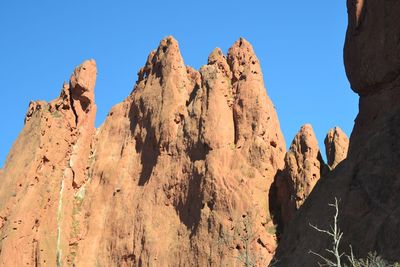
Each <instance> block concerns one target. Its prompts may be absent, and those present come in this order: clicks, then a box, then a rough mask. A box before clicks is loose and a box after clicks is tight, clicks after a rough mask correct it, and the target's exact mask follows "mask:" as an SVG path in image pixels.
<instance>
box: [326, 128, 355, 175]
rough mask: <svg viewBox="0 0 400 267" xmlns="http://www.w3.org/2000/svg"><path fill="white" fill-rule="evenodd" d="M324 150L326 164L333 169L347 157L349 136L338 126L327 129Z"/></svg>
mask: <svg viewBox="0 0 400 267" xmlns="http://www.w3.org/2000/svg"><path fill="white" fill-rule="evenodd" d="M324 143H325V151H326V159H327V161H328V166H329V168H330V169H331V170H333V169H334V168H335V167H336V166H337V165H338V164H339V163H340V162H342V161H343V160H344V159H345V158H346V157H347V152H348V150H349V138H348V137H347V135H346V134H345V133H344V132H343V131H342V129H340V128H339V127H334V128H332V129H330V130H329V132H328V133H327V135H326V137H325V140H324Z"/></svg>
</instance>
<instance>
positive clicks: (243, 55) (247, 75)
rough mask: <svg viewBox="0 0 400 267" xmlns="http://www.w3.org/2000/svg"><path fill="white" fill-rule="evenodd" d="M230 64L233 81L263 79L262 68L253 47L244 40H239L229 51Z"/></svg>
mask: <svg viewBox="0 0 400 267" xmlns="http://www.w3.org/2000/svg"><path fill="white" fill-rule="evenodd" d="M228 64H229V65H230V67H231V70H232V74H233V81H234V82H235V81H238V80H251V79H254V78H255V79H261V81H262V74H261V67H260V63H259V61H258V58H257V56H256V55H255V53H254V49H253V46H252V45H251V44H250V43H249V42H248V41H247V40H245V39H244V38H239V40H237V41H236V42H235V43H234V44H233V46H232V47H231V48H229V50H228Z"/></svg>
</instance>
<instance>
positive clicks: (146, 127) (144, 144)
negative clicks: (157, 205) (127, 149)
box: [129, 102, 160, 186]
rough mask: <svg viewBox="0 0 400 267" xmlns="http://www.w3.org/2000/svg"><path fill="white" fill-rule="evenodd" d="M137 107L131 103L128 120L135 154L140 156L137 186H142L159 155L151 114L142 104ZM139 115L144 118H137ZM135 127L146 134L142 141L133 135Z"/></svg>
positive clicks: (147, 179) (138, 136)
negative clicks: (140, 166) (134, 141)
mask: <svg viewBox="0 0 400 267" xmlns="http://www.w3.org/2000/svg"><path fill="white" fill-rule="evenodd" d="M139 106H140V107H138V106H137V105H135V103H133V102H132V104H131V108H130V111H129V120H130V123H131V125H130V128H131V133H132V136H134V138H135V140H136V146H135V148H136V152H137V153H140V155H141V156H140V163H141V164H142V170H141V172H140V177H139V182H138V184H139V185H140V186H143V185H145V184H146V183H147V182H148V181H149V179H150V177H151V174H152V172H153V168H154V166H155V165H156V164H157V159H158V156H159V154H160V153H159V150H158V142H157V138H156V134H155V129H154V128H153V127H152V125H151V112H149V111H147V110H146V109H145V107H144V105H143V103H142V102H141V103H140V105H139ZM139 109H140V111H139ZM139 114H145V117H143V118H139ZM139 124H140V125H139ZM137 127H140V128H141V129H140V131H145V132H146V136H145V138H144V140H143V139H142V137H141V136H140V134H138V133H135V131H136V129H137ZM135 135H136V136H135Z"/></svg>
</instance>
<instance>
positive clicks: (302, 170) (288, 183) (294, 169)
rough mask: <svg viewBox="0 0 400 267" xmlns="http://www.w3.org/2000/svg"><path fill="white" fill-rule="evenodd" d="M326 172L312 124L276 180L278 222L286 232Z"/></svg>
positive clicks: (302, 130) (305, 127) (302, 132)
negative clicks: (287, 226)
mask: <svg viewBox="0 0 400 267" xmlns="http://www.w3.org/2000/svg"><path fill="white" fill-rule="evenodd" d="M325 172H326V170H325V163H324V162H323V160H322V156H321V153H320V150H319V146H318V141H317V138H316V136H315V133H314V130H313V128H312V126H311V125H310V124H305V125H303V126H302V127H301V128H300V130H299V132H298V133H297V134H296V136H295V138H294V140H293V142H292V144H291V146H290V148H289V151H288V152H287V153H286V156H285V168H284V169H283V171H282V172H278V174H277V176H276V178H275V187H276V203H274V205H276V206H275V207H274V208H275V209H276V210H275V213H276V216H277V217H276V218H275V219H276V220H277V221H278V222H280V224H281V227H282V229H283V228H284V227H285V226H286V225H287V224H288V223H289V221H290V220H291V219H292V218H293V216H294V214H295V212H296V211H297V210H298V209H299V208H300V207H301V206H302V205H303V203H304V201H305V200H306V199H307V197H308V195H309V194H310V193H311V191H312V190H313V188H314V186H315V185H316V183H317V182H318V180H319V179H320V178H321V176H322V175H323V174H324V173H325ZM282 229H281V231H282Z"/></svg>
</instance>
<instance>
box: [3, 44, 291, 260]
mask: <svg viewBox="0 0 400 267" xmlns="http://www.w3.org/2000/svg"><path fill="white" fill-rule="evenodd" d="M95 78H96V69H95V64H94V62H93V61H88V62H85V63H83V64H82V65H81V66H80V67H78V68H77V69H76V70H75V71H74V74H73V75H72V77H71V79H70V82H69V84H65V85H64V87H63V89H62V93H61V96H60V97H59V98H58V99H56V100H55V101H53V102H51V103H50V104H47V103H45V102H32V103H31V105H30V108H29V111H28V113H27V117H26V125H25V128H24V130H23V131H22V133H21V135H20V137H19V138H18V140H17V142H16V143H15V144H14V146H13V148H12V151H11V152H10V155H9V157H8V160H7V163H6V165H5V168H4V173H3V174H2V177H3V178H2V181H3V187H2V190H0V200H1V201H0V203H1V205H0V211H1V216H2V217H1V218H2V225H3V226H2V228H1V234H2V237H3V239H2V241H1V244H0V246H1V254H0V261H1V263H2V264H3V265H5V266H22V265H26V264H29V265H35V266H39V265H51V266H53V265H58V266H70V265H75V266H115V265H118V266H132V265H133V266H142V265H143V266H209V265H213V266H220V265H221V266H234V265H236V264H238V260H237V258H238V257H243V256H244V255H245V253H246V251H250V253H251V255H249V256H255V257H256V258H257V264H259V265H266V264H268V262H269V261H270V260H271V258H272V256H273V254H274V253H275V249H276V246H277V237H276V233H275V225H274V223H273V221H272V218H271V215H270V214H269V199H268V193H269V191H270V187H271V184H272V182H273V180H274V177H275V175H276V173H277V171H278V170H279V169H282V168H283V165H284V155H285V151H286V149H285V142H284V139H283V136H282V133H281V130H280V127H279V121H278V118H277V115H276V111H275V109H274V106H273V104H272V102H271V100H270V99H269V98H268V96H267V93H266V90H265V87H264V81H263V76H262V74H261V68H260V63H259V61H258V59H257V57H256V56H255V54H254V51H253V48H252V46H251V45H250V44H249V43H248V42H247V41H246V40H244V39H242V38H241V39H239V40H238V41H237V42H235V44H234V45H233V46H232V47H231V48H230V49H229V51H228V54H227V55H224V54H223V53H222V51H221V50H219V49H216V50H214V51H213V52H212V53H211V54H210V56H209V59H208V64H207V65H205V66H203V67H202V68H201V69H200V70H199V71H197V70H194V69H192V68H190V67H187V66H185V64H184V61H183V59H182V57H181V54H180V51H179V46H178V43H177V41H176V40H174V39H173V38H172V37H167V38H165V39H164V40H162V41H161V42H160V45H159V47H158V48H157V49H156V50H155V51H153V52H151V53H150V55H149V56H148V59H147V61H146V64H145V66H144V67H143V68H142V69H140V71H139V73H138V81H137V83H136V85H135V88H134V90H133V91H132V93H131V94H130V95H129V96H128V97H127V98H126V99H125V100H124V101H123V102H122V103H120V104H118V105H116V106H115V107H113V108H112V109H111V111H110V112H109V114H108V117H107V119H106V121H105V122H104V123H103V125H102V126H101V127H100V128H99V129H97V130H96V129H95V128H94V125H93V123H94V116H95V111H96V107H95V104H94V96H93V89H94V85H95ZM0 175H1V173H0ZM4 177H5V178H4ZM32 203H35V204H34V207H35V208H34V209H33V208H32V207H33V206H32V205H33V204H32ZM36 203H37V204H36ZM32 229H34V230H32Z"/></svg>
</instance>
